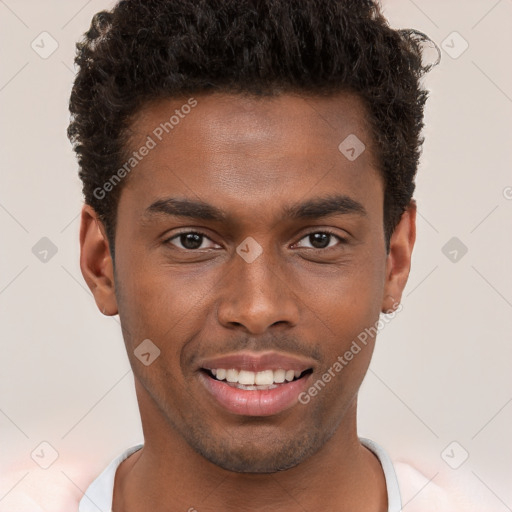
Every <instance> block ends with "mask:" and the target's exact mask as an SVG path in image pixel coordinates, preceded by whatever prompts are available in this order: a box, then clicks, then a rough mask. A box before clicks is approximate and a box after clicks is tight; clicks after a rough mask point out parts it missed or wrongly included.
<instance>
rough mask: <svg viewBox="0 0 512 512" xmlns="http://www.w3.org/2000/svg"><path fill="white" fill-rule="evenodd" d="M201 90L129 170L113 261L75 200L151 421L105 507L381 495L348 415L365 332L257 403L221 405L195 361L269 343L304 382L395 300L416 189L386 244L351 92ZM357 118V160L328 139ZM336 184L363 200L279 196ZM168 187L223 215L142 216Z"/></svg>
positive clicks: (167, 106)
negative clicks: (190, 240) (325, 378)
mask: <svg viewBox="0 0 512 512" xmlns="http://www.w3.org/2000/svg"><path fill="white" fill-rule="evenodd" d="M195 99H196V100H197V106H195V108H194V109H193V110H192V111H191V112H190V113H189V114H187V115H186V116H185V117H184V118H183V119H181V120H180V122H179V124H177V125H176V126H175V127H174V129H173V131H172V133H170V134H169V135H167V136H166V137H164V138H163V140H162V141H161V142H159V143H158V144H157V146H156V147H155V148H154V149H152V150H151V151H150V152H149V154H148V155H147V156H146V157H145V158H144V159H143V160H142V161H141V162H140V163H139V164H138V165H137V167H136V169H135V170H134V171H133V172H132V173H131V174H130V175H129V176H128V177H127V178H126V183H125V184H124V188H123V190H122V193H121V197H120V202H119V205H118V220H117V228H116V237H115V259H116V261H115V271H114V266H113V263H112V259H111V256H110V251H109V245H108V241H107V237H106V234H105V229H104V227H103V225H102V224H101V222H100V221H99V220H98V217H97V215H96V213H95V212H94V210H93V209H92V208H91V207H90V206H88V205H85V206H84V208H83V211H82V219H81V222H82V224H81V232H80V243H81V259H80V264H81V269H82V273H83V275H84V278H85V280H86V281H87V284H88V285H89V287H90V289H91V291H92V292H93V294H94V297H95V300H96V303H97V305H98V308H99V309H100V311H102V312H103V313H104V314H106V315H115V314H119V317H120V320H121V324H122V330H123V336H124V340H125V344H126V347H127V351H128V356H129V358H130V361H131V364H132V369H133V373H134V377H135V386H136V392H137V398H138V402H139V407H140V412H141V418H142V425H143V429H144V436H145V447H144V448H143V449H142V450H141V451H139V452H137V453H136V454H134V455H132V456H131V457H129V458H128V459H127V460H126V461H125V462H124V463H123V464H121V466H120V468H119V470H118V472H117V475H116V482H115V492H114V511H115V512H121V511H124V512H130V511H135V510H137V511H143V510H148V511H149V510H151V511H155V512H158V511H160V510H165V511H167V512H169V511H174V510H176V511H178V510H189V509H190V508H191V507H195V508H196V509H197V511H198V512H202V511H218V510H224V511H233V512H234V511H238V512H239V511H245V510H251V511H256V510H258V511H260V510H261V511H263V510H269V511H270V510H272V511H276V512H285V511H286V512H287V511H292V510H297V508H298V507H299V505H300V507H302V509H304V510H333V511H334V510H336V511H338V512H340V511H349V510H356V509H357V510H359V511H374V512H378V511H379V512H380V511H385V510H387V498H386V490H385V481H384V476H383V473H382V469H381V467H380V464H379V463H378V460H377V459H376V458H375V456H374V455H373V454H372V453H371V452H369V451H368V450H367V449H366V448H364V447H362V446H361V444H360V443H359V441H358V438H357V431H356V410H357V393H358V390H359V387H360V384H361V382H362V380H363V377H364V375H365V373H366V371H367V369H368V365H369V363H370V359H371V354H372V351H373V347H374V342H375V340H374V339H370V340H369V342H368V344H367V346H366V347H364V348H363V349H362V350H361V352H359V353H358V354H357V355H356V356H354V358H353V359H352V361H350V363H349V364H348V365H347V366H346V367H345V368H343V370H342V371H341V372H340V373H339V374H337V376H336V377H335V378H333V379H332V380H331V382H329V383H328V384H327V385H326V386H325V388H323V389H322V391H321V392H319V393H318V395H317V396H315V397H314V398H312V400H311V401H310V402H309V403H308V404H307V405H302V404H299V403H297V404H296V405H294V406H293V407H291V408H290V409H287V410H285V411H283V412H281V413H279V414H276V415H272V416H265V417H258V418H255V417H248V416H239V415H234V414H232V413H229V412H227V411H226V410H224V409H222V408H221V407H220V406H219V405H218V404H216V403H215V402H214V401H213V400H212V398H211V396H210V395H209V394H208V393H207V391H206V390H205V388H204V386H203V385H202V383H201V380H200V378H199V375H200V371H199V369H198V361H199V360H200V359H201V358H205V357H213V356H220V355H224V354H231V353H236V352H238V351H240V350H244V351H250V352H252V353H255V354H258V353H261V352H262V351H268V350H275V351H278V352H280V353H284V354H292V355H297V356H300V357H303V358H307V359H308V360H309V361H311V363H312V364H311V366H312V370H313V373H312V375H310V377H309V378H310V379H311V381H310V382H315V381H316V380H317V379H319V378H321V376H322V375H323V374H324V373H325V372H326V371H327V370H328V369H329V368H330V367H332V365H333V363H334V362H335V361H336V359H337V357H338V356H339V355H342V354H344V353H345V351H346V350H348V349H349V347H350V345H351V343H352V341H353V340H355V339H356V338H357V336H358V334H359V333H361V332H362V331H364V329H365V328H370V327H371V326H373V325H375V323H376V322H377V321H378V319H379V314H380V312H390V311H392V310H393V304H394V305H395V307H396V305H397V304H398V303H399V301H400V298H401V294H402V290H403V288H404V286H405V284H406V281H407V277H408V274H409V270H410V260H411V252H412V249H413V246H414V240H415V213H416V207H415V203H414V201H412V202H411V204H410V206H409V208H408V209H407V211H406V212H405V213H404V214H403V216H402V219H401V221H400V223H399V224H398V225H397V227H396V229H395V231H394V234H393V236H392V238H391V243H390V251H389V254H387V253H386V249H385V240H384V231H383V199H384V192H383V190H384V189H383V180H382V178H381V175H380V174H379V171H378V168H377V166H376V162H375V161H374V158H373V152H372V143H371V137H370V131H369V128H368V126H367V124H366V122H365V109H364V105H363V104H362V102H361V101H360V100H359V99H358V98H357V96H355V95H351V94H348V93H344V94H339V95H337V96H332V97H324V98H318V97H306V96H303V97H301V96H296V95H291V94H286V95H281V96H278V97H274V98H254V97H243V96H240V95H229V94H216V95H197V96H195ZM186 101H187V98H184V99H173V100H160V101H158V102H154V103H151V104H148V105H146V107H145V108H144V109H143V110H142V111H141V112H140V113H139V115H138V116H137V117H136V119H135V120H134V122H133V126H132V132H133V133H132V139H131V142H130V147H131V149H132V150H135V149H136V148H138V147H140V146H141V145H142V144H143V143H144V141H145V140H146V137H147V136H148V135H150V134H151V133H152V132H153V130H154V129H155V128H156V127H157V126H158V125H159V124H160V123H161V122H162V121H164V120H166V119H168V118H169V117H170V115H172V114H173V113H174V110H175V109H176V108H180V105H183V104H184V103H186ZM349 134H355V135H356V136H357V137H358V138H359V139H360V140H361V141H363V143H364V144H365V145H366V150H365V151H364V152H363V153H362V154H361V155H360V156H359V157H358V158H357V159H355V160H354V161H350V160H348V159H347V158H346V157H345V156H344V155H343V154H342V153H341V152H340V151H339V150H338V145H339V144H340V142H342V141H343V140H344V139H345V138H346V137H347V136H348V135H349ZM333 194H340V195H346V196H348V197H350V198H351V199H353V200H354V201H357V202H358V203H360V204H361V205H362V206H363V207H364V210H365V214H360V213H357V212H349V213H344V214H336V215H329V216H324V217H322V218H311V219H309V218H305V219H304V218H302V219H293V218H286V217H284V216H283V215H282V213H281V211H282V208H283V207H284V206H285V205H290V204H294V203H301V202H304V201H306V200H309V199H316V198H320V197H325V196H329V195H333ZM167 197H179V198H181V199H184V198H188V199H191V200H195V201H197V200H200V201H203V202H205V203H208V204H211V205H213V206H216V207H217V208H221V209H223V210H224V211H225V212H226V215H227V220H225V221H212V220H203V219H192V218H187V217H173V216H168V215H163V214H160V215H153V216H147V215H145V211H146V209H147V208H148V206H149V205H150V204H152V203H153V202H154V201H156V200H158V199H163V198H167ZM325 230H329V231H331V232H332V233H334V235H336V236H339V237H341V238H343V239H345V242H340V241H339V239H337V238H336V236H332V237H331V238H330V239H328V240H327V242H326V243H325V245H326V246H328V247H327V248H315V246H314V245H313V244H312V240H311V237H310V236H309V235H312V234H314V233H323V232H325ZM191 231H192V232H194V231H199V232H201V233H204V234H205V235H206V237H204V238H202V239H200V240H199V243H201V246H200V248H199V249H186V248H184V246H183V239H181V241H180V237H176V235H177V234H182V233H187V232H191ZM249 236H250V237H252V238H253V239H254V240H256V241H257V243H258V244H259V245H260V246H261V248H262V253H261V255H260V256H259V257H258V258H256V259H255V260H254V261H253V262H252V263H248V262H246V261H245V260H244V259H243V258H241V257H240V255H239V254H238V253H237V252H236V248H237V247H238V246H239V245H240V244H241V242H242V241H244V240H245V239H246V238H247V237H249ZM171 237H175V238H172V240H170V239H171ZM180 242H181V243H180ZM185 242H186V241H185ZM199 243H198V245H199ZM189 247H190V246H189ZM148 338H149V339H150V340H152V342H153V343H154V344H155V345H156V346H157V347H158V348H159V349H160V351H161V353H160V356H159V357H158V358H157V359H156V360H155V361H154V362H153V363H152V364H151V365H149V366H145V365H143V364H141V362H140V361H139V360H138V359H137V358H136V357H135V356H134V349H135V348H136V347H137V346H138V345H139V344H140V343H141V342H142V340H145V339H148ZM300 507H299V509H300Z"/></svg>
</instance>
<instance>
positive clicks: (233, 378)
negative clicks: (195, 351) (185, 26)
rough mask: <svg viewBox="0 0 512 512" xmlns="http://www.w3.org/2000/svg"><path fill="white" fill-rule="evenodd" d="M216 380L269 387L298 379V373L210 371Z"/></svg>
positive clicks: (290, 371) (292, 371)
mask: <svg viewBox="0 0 512 512" xmlns="http://www.w3.org/2000/svg"><path fill="white" fill-rule="evenodd" d="M210 371H211V372H212V374H213V375H215V377H217V380H227V381H228V382H234V383H238V384H244V385H246V386H254V385H256V386H269V385H271V384H274V383H276V384H280V383H282V382H284V381H285V380H286V381H288V382H291V381H292V380H293V379H294V378H296V377H300V374H301V372H300V371H294V370H283V369H279V370H263V371H261V372H250V371H247V370H235V369H232V368H231V369H228V370H225V369H224V368H217V369H212V370H210Z"/></svg>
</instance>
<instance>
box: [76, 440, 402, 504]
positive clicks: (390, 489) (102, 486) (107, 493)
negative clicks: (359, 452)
mask: <svg viewBox="0 0 512 512" xmlns="http://www.w3.org/2000/svg"><path fill="white" fill-rule="evenodd" d="M359 441H360V442H361V444H362V445H363V446H366V448H368V449H369V450H370V451H372V452H373V453H374V454H375V455H376V456H377V458H378V459H379V461H380V464H381V466H382V470H383V471H384V477H385V479H386V489H387V493H388V512H400V510H402V501H401V498H400V489H399V487H398V480H397V477H396V473H395V469H394V467H393V463H392V462H391V459H390V458H389V456H388V454H387V453H386V452H385V451H384V449H383V448H382V447H381V446H379V445H378V444H377V443H375V442H373V441H371V440H370V439H365V438H359ZM143 446H144V445H143V444H138V445H136V446H132V447H131V448H128V450H126V451H125V452H123V453H122V454H121V455H119V457H116V458H115V459H114V460H113V461H112V462H111V463H110V464H109V465H108V466H107V467H106V469H105V470H104V471H103V472H102V473H101V474H100V475H99V476H98V478H96V480H94V482H92V484H91V485H90V486H89V487H88V488H87V490H86V491H85V494H84V496H83V497H82V499H81V500H80V503H79V505H78V512H112V498H113V494H114V478H115V476H116V470H117V468H118V467H119V465H120V464H121V462H123V460H125V459H127V458H128V457H129V456H130V455H131V454H132V453H134V452H136V451H137V450H140V449H141V448H142V447H143Z"/></svg>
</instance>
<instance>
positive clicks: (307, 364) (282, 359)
mask: <svg viewBox="0 0 512 512" xmlns="http://www.w3.org/2000/svg"><path fill="white" fill-rule="evenodd" d="M199 367H200V368H202V369H206V370H216V369H218V368H224V369H226V370H228V369H231V368H233V369H235V370H247V371H252V372H260V371H263V370H278V369H280V368H281V369H283V370H294V371H300V372H303V371H305V370H309V369H310V368H312V367H313V363H312V362H311V361H310V360H309V359H305V358H301V357H297V356H294V355H291V354H283V353H279V352H264V353H255V352H237V353H235V354H226V355H223V356H217V357H211V358H206V359H202V360H201V361H200V362H199Z"/></svg>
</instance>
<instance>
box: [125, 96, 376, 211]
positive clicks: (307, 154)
mask: <svg viewBox="0 0 512 512" xmlns="http://www.w3.org/2000/svg"><path fill="white" fill-rule="evenodd" d="M131 133H132V136H131V140H130V151H132V150H135V151H137V149H138V148H140V147H141V146H143V145H144V144H146V143H147V141H148V140H149V139H151V140H152V141H153V142H152V143H151V146H153V147H152V149H151V150H150V151H148V152H147V154H146V156H144V157H143V158H142V159H141V160H140V162H138V163H137V166H136V167H135V168H134V170H133V172H131V173H130V175H129V179H128V180H127V183H126V187H125V189H126V193H125V192H123V194H122V197H123V196H127V197H128V199H131V200H132V201H135V200H136V202H138V203H140V204H141V207H142V205H143V204H145V205H148V204H149V203H151V202H153V201H154V200H155V199H158V198H159V197H164V196H166V195H167V196H181V197H193V198H194V199H200V200H202V201H205V202H208V203H210V204H217V205H218V204H219V202H220V203H222V205H223V206H225V207H228V208H229V206H232V207H239V206H240V205H241V204H243V205H244V206H245V208H246V209H247V210H249V209H250V207H251V206H253V207H256V208H257V209H258V210H259V213H260V215H261V214H263V212H264V211H267V210H264V209H262V208H264V206H265V205H267V206H270V207H271V209H272V208H273V206H274V205H275V206H277V207H279V206H280V205H281V204H282V203H283V201H285V199H286V198H290V197H291V196H294V199H297V200H298V199H299V198H301V197H303V196H305V195H307V194H308V193H311V195H312V196H315V195H316V196H317V195H319V194H321V193H325V192H329V193H330V192H332V191H333V190H334V189H336V190H337V191H338V192H341V193H344V194H349V195H350V194H351V195H353V196H354V195H355V196H359V197H358V199H359V200H360V199H362V196H365V195H367V194H368V193H370V192H371V190H370V189H371V188H372V186H373V188H374V189H375V190H377V191H382V190H381V185H382V184H381V179H380V175H379V173H378V171H377V167H376V165H375V162H374V159H373V154H374V151H373V143H372V140H371V138H370V129H369V126H368V122H367V116H366V112H365V107H364V104H363V103H362V101H361V100H360V99H359V98H358V97H357V96H355V95H352V94H348V93H343V94H338V95H336V96H331V97H307V96H298V95H291V94H283V95H280V96H274V97H254V96H243V95H235V94H210V95H196V96H193V98H191V97H183V98H179V99H177V98H174V99H172V100H159V101H154V102H151V103H149V104H147V105H146V106H145V107H144V108H143V109H142V110H141V111H140V112H139V114H138V115H137V116H136V118H135V120H134V122H133V123H132V126H131ZM347 141H348V142H347ZM347 150H348V153H347ZM352 150H354V151H355V152H356V155H355V156H357V158H353V157H354V151H352ZM361 151H362V152H361ZM359 153H360V154H359ZM372 183H373V185H372ZM268 211H269V210H268Z"/></svg>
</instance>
